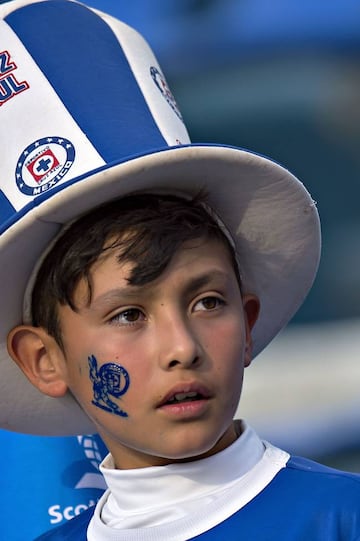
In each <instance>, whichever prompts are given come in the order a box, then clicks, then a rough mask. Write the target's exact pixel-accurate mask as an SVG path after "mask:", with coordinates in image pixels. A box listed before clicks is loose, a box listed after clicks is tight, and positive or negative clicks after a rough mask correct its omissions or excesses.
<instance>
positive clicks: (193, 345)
mask: <svg viewBox="0 0 360 541" xmlns="http://www.w3.org/2000/svg"><path fill="white" fill-rule="evenodd" d="M159 340H160V344H161V346H160V363H161V366H162V368H164V369H165V370H169V369H173V368H175V367H179V368H180V367H183V368H190V367H192V366H194V365H197V364H199V363H200V362H201V359H202V349H201V345H200V343H199V341H198V338H197V336H196V334H195V332H194V330H193V329H192V328H191V326H190V325H189V324H187V323H186V322H184V321H182V320H179V319H177V320H176V321H175V320H172V321H171V322H169V321H168V323H167V325H165V326H164V327H163V330H162V332H161V335H160V337H159Z"/></svg>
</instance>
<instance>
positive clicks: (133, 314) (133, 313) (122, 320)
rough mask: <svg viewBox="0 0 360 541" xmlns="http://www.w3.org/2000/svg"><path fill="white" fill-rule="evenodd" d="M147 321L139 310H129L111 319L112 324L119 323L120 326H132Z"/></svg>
mask: <svg viewBox="0 0 360 541" xmlns="http://www.w3.org/2000/svg"><path fill="white" fill-rule="evenodd" d="M144 319H145V316H144V314H143V313H142V311H141V310H139V309H138V308H127V309H126V310H124V311H123V312H119V313H118V314H116V315H115V316H113V317H112V318H111V319H110V323H117V324H120V325H131V323H137V322H138V321H142V320H144Z"/></svg>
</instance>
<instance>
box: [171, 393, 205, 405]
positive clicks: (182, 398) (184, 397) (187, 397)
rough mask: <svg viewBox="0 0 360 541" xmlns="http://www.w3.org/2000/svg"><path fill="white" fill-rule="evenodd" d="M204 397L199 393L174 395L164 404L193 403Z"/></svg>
mask: <svg viewBox="0 0 360 541" xmlns="http://www.w3.org/2000/svg"><path fill="white" fill-rule="evenodd" d="M203 398H204V397H203V395H201V394H200V393H197V392H195V391H191V392H189V393H176V394H175V395H174V396H172V397H171V398H170V399H169V400H167V402H166V404H179V403H182V402H193V401H194V400H202V399H203Z"/></svg>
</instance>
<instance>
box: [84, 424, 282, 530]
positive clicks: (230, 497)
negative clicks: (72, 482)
mask: <svg viewBox="0 0 360 541" xmlns="http://www.w3.org/2000/svg"><path fill="white" fill-rule="evenodd" d="M243 428H244V431H243V433H242V434H241V436H240V437H239V438H238V439H237V440H236V441H235V442H234V443H233V444H232V445H230V446H229V447H227V448H226V449H224V450H223V451H221V452H220V453H217V454H215V455H213V456H211V457H208V458H205V459H202V460H197V461H194V462H187V463H182V464H170V465H168V466H156V467H150V468H139V469H133V470H116V469H114V463H113V459H112V457H111V455H108V456H107V457H106V458H105V460H104V461H103V462H102V464H101V466H100V469H101V472H102V473H103V475H104V477H105V481H106V483H107V485H108V487H109V489H108V490H107V491H106V492H105V493H104V495H103V496H102V498H101V499H100V500H99V502H98V504H97V506H96V509H95V513H94V516H93V518H92V520H91V522H90V524H89V528H88V541H105V540H106V541H120V540H121V541H169V540H171V541H185V540H186V539H189V538H191V537H194V536H196V535H199V534H200V533H202V532H204V531H206V530H208V529H209V528H211V527H213V526H215V525H216V524H218V523H219V522H221V521H223V520H225V519H226V518H228V517H229V516H230V515H232V514H233V513H234V512H236V511H237V510H238V509H240V508H241V507H243V506H244V505H245V504H246V503H248V502H249V501H250V500H252V499H253V498H254V497H255V496H256V495H257V494H258V493H259V492H260V491H261V490H262V489H263V488H264V487H265V486H266V485H267V484H268V483H270V481H271V480H272V479H273V478H274V476H275V475H276V473H278V471H279V470H280V469H281V468H283V467H284V466H285V464H286V462H287V461H288V459H289V455H288V453H285V452H284V451H281V450H280V449H276V448H275V447H272V446H271V445H269V444H264V443H263V442H262V441H261V440H260V439H259V437H258V436H257V434H256V433H255V432H254V431H253V430H252V429H251V428H250V427H249V426H247V425H245V424H243Z"/></svg>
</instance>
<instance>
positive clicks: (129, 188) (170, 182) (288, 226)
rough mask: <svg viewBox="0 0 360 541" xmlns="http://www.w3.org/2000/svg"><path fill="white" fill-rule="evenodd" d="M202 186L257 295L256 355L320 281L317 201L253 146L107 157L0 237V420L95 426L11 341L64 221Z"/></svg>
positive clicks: (37, 427)
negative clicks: (40, 377)
mask: <svg viewBox="0 0 360 541" xmlns="http://www.w3.org/2000/svg"><path fill="white" fill-rule="evenodd" d="M200 190H205V191H206V193H207V195H208V203H209V205H210V206H211V207H212V208H213V209H214V211H215V212H216V213H217V214H218V215H219V217H220V218H221V220H222V221H223V222H224V223H225V225H226V226H227V228H228V229H229V231H230V233H231V235H232V237H233V239H234V241H235V246H236V250H237V254H238V258H239V262H240V267H241V269H240V270H241V276H242V281H243V288H244V291H245V292H248V293H254V294H256V295H257V296H258V297H259V299H260V304H261V307H260V314H259V319H258V321H257V323H256V325H255V327H254V330H253V352H254V356H256V355H257V354H258V353H259V352H260V351H262V350H263V349H264V347H265V346H266V345H267V344H268V343H269V342H270V341H271V340H272V339H273V337H274V336H275V335H276V334H277V333H278V332H279V331H280V330H281V329H282V328H283V327H284V326H285V325H286V324H287V323H288V321H289V320H290V319H291V318H292V316H293V315H294V314H295V312H296V311H297V309H298V308H299V306H300V305H301V304H302V302H303V300H304V298H305V297H306V295H307V293H308V291H309V289H310V287H311V285H312V283H313V280H314V278H315V275H316V271H317V268H318V263H319V256H320V224H319V218H318V213H317V210H316V207H315V204H314V202H313V200H312V199H311V197H310V195H309V193H308V192H307V190H306V189H305V188H304V186H303V184H302V183H301V182H300V181H299V180H298V179H296V177H294V176H293V175H292V174H291V173H290V172H289V171H288V170H286V169H284V168H283V167H282V166H280V165H279V164H277V163H275V162H273V161H271V160H269V159H267V158H265V157H262V156H259V155H257V154H253V153H251V152H248V151H246V150H241V149H238V148H233V147H228V146H220V145H195V144H192V145H188V146H179V147H171V148H169V147H167V148H165V149H161V150H157V151H154V152H153V153H148V154H146V155H142V156H134V157H132V158H130V159H127V160H126V161H122V162H121V163H115V164H110V165H107V166H106V167H105V168H104V169H101V170H97V171H93V172H90V173H89V174H87V175H85V176H83V177H81V178H76V179H74V180H71V181H69V182H68V183H64V184H63V185H62V186H61V187H59V188H58V189H57V190H54V193H53V194H52V195H51V197H47V198H45V197H41V196H40V197H39V198H38V199H37V200H36V203H37V204H36V205H35V206H34V207H32V208H31V209H30V210H28V212H27V213H26V214H24V215H23V216H22V217H21V219H19V220H18V221H17V222H16V223H14V224H13V225H12V226H11V227H10V228H9V229H8V230H7V231H5V232H4V233H3V234H2V235H1V237H0V249H1V254H2V265H1V268H0V284H1V303H0V318H1V322H2V326H1V331H0V332H1V334H0V367H1V379H0V395H1V399H2V407H1V410H0V426H2V427H3V428H5V429H8V430H14V431H19V432H24V433H32V434H46V435H70V434H84V433H92V432H94V431H95V427H94V425H93V424H92V423H91V422H90V420H89V419H88V418H87V417H86V415H85V414H84V413H83V412H82V411H81V409H80V407H79V406H78V404H77V403H76V401H75V400H74V399H73V398H72V396H71V395H70V394H68V395H67V396H65V397H64V398H62V399H54V398H50V397H47V396H45V395H42V394H41V393H40V392H39V391H37V390H36V389H35V388H34V387H33V386H32V385H31V384H30V383H29V382H28V380H27V379H26V377H25V376H24V375H23V374H22V373H21V371H20V370H19V368H18V367H17V366H16V365H15V363H14V362H13V361H12V360H11V359H10V358H9V355H8V353H7V349H6V337H7V334H8V332H9V331H10V330H11V329H12V328H13V327H14V326H16V325H18V324H21V323H22V313H23V312H22V311H23V299H24V291H25V288H26V285H27V282H28V280H29V276H30V274H31V272H32V270H33V268H34V266H35V265H36V262H37V260H38V259H39V257H40V255H41V254H42V252H43V251H44V250H45V249H46V247H47V245H48V244H49V242H50V241H51V239H52V238H53V237H54V236H55V235H56V234H57V232H58V231H59V230H60V228H61V226H62V225H63V224H65V223H67V222H69V221H70V220H73V219H74V218H76V217H77V216H80V215H81V214H83V213H84V212H86V211H88V210H91V209H92V208H95V207H96V206H98V205H99V204H102V203H104V202H106V201H110V200H113V199H116V198H119V197H122V196H124V195H127V194H130V193H135V192H144V191H147V192H152V193H175V194H178V195H181V194H183V195H184V196H186V197H188V196H191V195H192V194H196V193H198V192H199V191H200Z"/></svg>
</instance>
